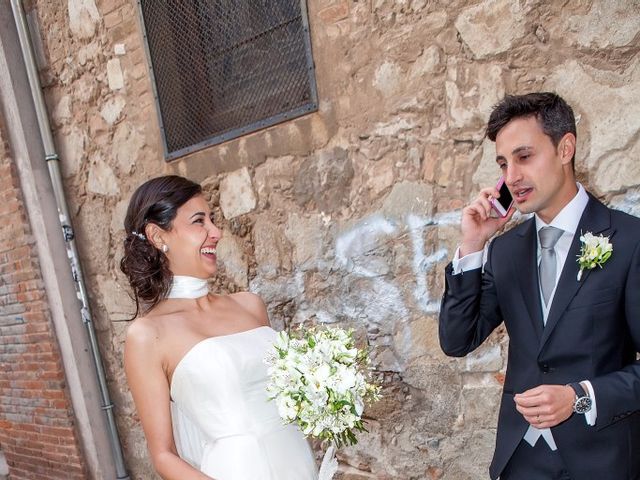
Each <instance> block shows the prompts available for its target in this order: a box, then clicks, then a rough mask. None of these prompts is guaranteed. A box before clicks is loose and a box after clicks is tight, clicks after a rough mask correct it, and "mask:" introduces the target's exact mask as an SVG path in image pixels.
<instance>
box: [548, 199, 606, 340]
mask: <svg viewBox="0 0 640 480" xmlns="http://www.w3.org/2000/svg"><path fill="white" fill-rule="evenodd" d="M610 225H611V214H610V213H609V209H608V208H607V207H605V206H604V205H603V204H602V203H600V202H599V201H598V200H597V199H596V198H595V197H593V196H592V195H591V194H589V203H587V206H586V208H585V209H584V212H583V213H582V217H581V218H580V222H579V223H578V228H577V230H576V233H575V235H574V236H573V242H571V248H569V253H568V254H567V259H566V260H565V262H564V267H563V268H562V273H561V274H560V278H559V279H558V286H557V288H556V293H555V295H554V297H553V301H552V303H551V309H550V310H549V316H548V317H547V324H546V326H545V328H544V332H543V334H542V340H541V341H540V351H542V349H543V348H544V345H545V343H546V342H547V340H549V337H550V336H551V333H552V332H553V329H554V328H555V327H556V325H557V324H558V321H559V320H560V318H561V317H562V314H563V313H564V311H565V310H566V308H567V306H568V305H569V303H570V302H571V300H572V299H573V297H575V296H576V294H577V293H578V291H579V290H580V288H581V287H582V286H583V285H584V284H585V283H586V282H587V280H588V279H589V273H590V272H591V270H585V271H583V272H582V278H581V280H580V281H578V271H579V266H578V262H577V258H578V255H579V254H580V247H581V242H580V236H581V235H582V234H583V233H586V232H591V233H593V234H594V235H598V234H604V235H605V236H610V235H612V234H613V231H609V232H605V231H606V230H608V229H609V227H610ZM539 296H540V295H538V297H539Z"/></svg>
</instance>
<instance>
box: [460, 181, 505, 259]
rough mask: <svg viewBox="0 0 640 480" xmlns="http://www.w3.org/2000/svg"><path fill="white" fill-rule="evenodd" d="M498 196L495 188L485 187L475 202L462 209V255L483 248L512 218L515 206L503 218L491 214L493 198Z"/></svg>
mask: <svg viewBox="0 0 640 480" xmlns="http://www.w3.org/2000/svg"><path fill="white" fill-rule="evenodd" d="M498 197H500V192H498V190H496V189H495V188H493V187H490V188H484V189H482V190H481V191H480V194H479V195H478V196H477V197H476V198H475V200H474V201H473V202H471V203H470V204H469V205H467V206H466V207H465V208H463V209H462V222H461V225H460V228H461V230H462V243H461V244H460V257H464V256H465V255H468V254H469V253H474V252H479V251H480V250H482V249H483V248H484V244H485V243H486V242H487V241H488V240H489V239H490V238H491V237H492V236H493V235H495V233H496V232H498V231H499V230H500V229H502V228H503V227H504V225H505V224H506V223H507V222H508V221H509V220H511V217H512V216H513V213H514V212H515V208H514V207H511V208H510V209H509V212H507V215H506V216H505V217H503V218H499V217H494V216H492V215H491V212H492V207H491V200H492V198H498Z"/></svg>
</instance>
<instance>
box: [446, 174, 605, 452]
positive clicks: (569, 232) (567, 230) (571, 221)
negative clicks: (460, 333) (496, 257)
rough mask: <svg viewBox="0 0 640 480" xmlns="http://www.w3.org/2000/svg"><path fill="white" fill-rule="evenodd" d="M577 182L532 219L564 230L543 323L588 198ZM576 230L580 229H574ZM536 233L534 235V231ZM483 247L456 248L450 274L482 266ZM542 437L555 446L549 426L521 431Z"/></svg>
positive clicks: (531, 439)
mask: <svg viewBox="0 0 640 480" xmlns="http://www.w3.org/2000/svg"><path fill="white" fill-rule="evenodd" d="M577 186H578V193H577V194H576V196H575V197H573V199H572V200H571V201H570V202H569V203H568V204H567V205H565V207H564V208H563V209H562V210H561V211H560V213H558V215H556V217H555V218H554V219H553V220H552V221H551V223H549V224H546V223H544V221H543V220H542V219H541V218H540V217H539V216H538V215H535V222H536V233H537V232H539V231H540V229H541V228H543V227H546V226H551V227H556V228H560V229H562V230H563V231H564V233H563V234H562V236H561V237H560V239H559V240H558V242H557V243H556V245H555V247H554V250H555V252H556V262H557V268H556V286H555V287H554V289H553V292H551V296H550V297H549V304H548V305H545V304H544V301H541V302H540V303H541V304H542V314H543V322H544V324H545V325H546V324H547V317H548V316H549V309H550V306H551V304H552V303H553V297H554V296H555V293H556V288H557V286H558V280H559V278H560V274H561V273H562V267H563V266H564V262H565V261H566V259H567V255H568V254H569V248H571V243H572V242H573V237H574V235H575V234H576V230H577V228H578V223H579V222H580V217H581V216H582V213H583V212H584V209H585V207H586V206H587V203H588V202H589V196H588V195H587V192H586V191H585V189H584V188H583V187H582V185H580V184H579V183H578V184H577ZM578 234H580V232H578ZM536 236H537V235H536ZM536 244H537V262H538V265H540V259H541V249H540V241H539V239H538V242H536ZM486 251H487V249H486V247H485V249H484V250H481V251H479V252H474V253H470V254H468V255H465V256H464V257H462V258H460V248H458V249H457V250H456V253H455V256H454V258H453V261H452V266H453V274H454V275H457V274H459V273H462V272H466V271H468V270H475V269H477V268H480V267H482V266H483V264H484V262H485V261H486V258H485V257H486ZM538 289H539V293H540V298H542V289H541V287H540V285H538ZM581 383H583V384H584V385H586V387H587V390H588V391H589V396H590V397H591V400H592V401H593V404H592V406H591V410H590V411H589V412H587V413H586V414H585V421H586V422H587V424H588V425H591V426H593V425H595V423H596V416H597V409H596V397H595V393H594V391H593V386H592V385H591V382H589V381H588V380H584V381H582V382H581ZM541 436H542V437H543V438H544V439H545V441H546V442H547V444H548V445H549V447H550V448H551V449H552V450H556V449H557V446H556V442H555V440H554V439H553V435H552V434H551V430H550V429H549V428H544V429H539V428H536V427H534V426H532V425H531V426H529V429H528V430H527V433H526V434H525V435H524V439H525V440H526V441H527V442H528V443H529V444H530V445H532V446H533V445H535V444H536V442H537V441H538V439H539V438H540V437H541Z"/></svg>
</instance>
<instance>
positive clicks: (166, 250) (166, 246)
mask: <svg viewBox="0 0 640 480" xmlns="http://www.w3.org/2000/svg"><path fill="white" fill-rule="evenodd" d="M161 250H162V253H167V252H168V251H169V245H167V244H165V243H163V244H162V248H161Z"/></svg>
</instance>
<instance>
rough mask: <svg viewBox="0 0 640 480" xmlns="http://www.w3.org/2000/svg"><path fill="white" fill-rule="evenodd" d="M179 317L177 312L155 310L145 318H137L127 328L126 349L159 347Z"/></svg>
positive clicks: (145, 315)
mask: <svg viewBox="0 0 640 480" xmlns="http://www.w3.org/2000/svg"><path fill="white" fill-rule="evenodd" d="M177 315H179V313H176V312H166V311H164V310H162V309H153V310H151V311H149V312H147V313H145V314H144V315H143V316H140V317H137V318H136V319H135V320H133V321H132V322H131V323H130V324H129V326H128V327H127V334H126V337H125V348H126V347H127V346H136V347H150V346H157V344H158V342H159V341H160V340H161V339H162V337H163V336H164V334H165V332H166V330H167V327H169V326H170V325H171V323H172V322H171V321H172V320H174V319H175V317H176V316H177Z"/></svg>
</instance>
